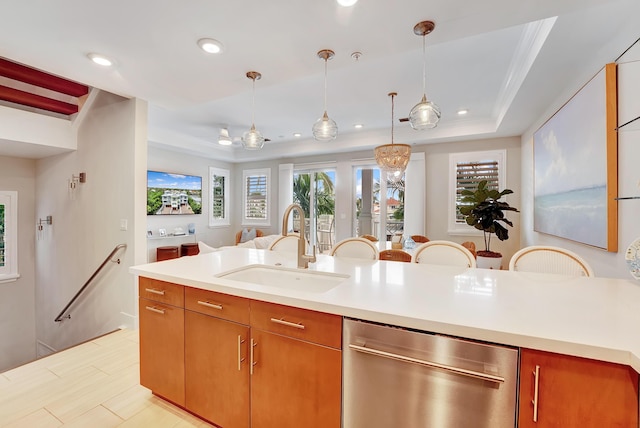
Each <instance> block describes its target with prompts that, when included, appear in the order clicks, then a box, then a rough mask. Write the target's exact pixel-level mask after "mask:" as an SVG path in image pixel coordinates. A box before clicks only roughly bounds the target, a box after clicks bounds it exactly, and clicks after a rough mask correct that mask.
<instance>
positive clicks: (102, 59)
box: [87, 53, 113, 67]
mask: <svg viewBox="0 0 640 428" xmlns="http://www.w3.org/2000/svg"><path fill="white" fill-rule="evenodd" d="M87 57H88V58H89V59H90V60H91V61H93V62H95V63H96V64H98V65H101V66H103V67H111V66H112V65H113V61H112V60H110V59H109V58H107V57H106V56H104V55H100V54H97V53H90V54H87Z"/></svg>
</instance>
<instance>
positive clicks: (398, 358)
mask: <svg viewBox="0 0 640 428" xmlns="http://www.w3.org/2000/svg"><path fill="white" fill-rule="evenodd" d="M349 348H351V349H353V350H354V351H358V352H363V353H365V354H370V355H376V356H378V357H382V358H388V359H391V360H396V361H402V362H405V363H412V364H418V365H420V366H425V367H430V368H434V369H440V370H445V371H448V372H452V373H455V374H459V375H462V376H468V377H473V378H476V379H482V380H487V381H489V382H495V383H502V382H504V378H503V377H502V376H494V375H490V374H487V373H482V372H477V371H474V370H467V369H463V368H461V367H455V366H448V365H446V364H440V363H436V362H434V361H426V360H420V359H418V358H413V357H407V356H406V355H400V354H393V353H391V352H386V351H381V350H379V349H374V348H367V347H366V346H360V345H354V344H349Z"/></svg>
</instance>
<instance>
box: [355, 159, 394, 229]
mask: <svg viewBox="0 0 640 428" xmlns="http://www.w3.org/2000/svg"><path fill="white" fill-rule="evenodd" d="M354 174H355V180H354V183H355V192H354V194H355V213H356V215H355V216H354V222H353V226H352V228H353V236H362V235H373V236H375V237H376V238H378V240H380V241H390V240H391V237H392V236H393V235H396V234H400V235H402V234H403V233H404V186H405V179H404V174H403V175H402V177H399V178H398V179H390V178H388V177H387V176H386V174H383V173H381V171H380V168H378V167H377V166H376V165H363V166H356V167H354ZM381 178H382V179H381Z"/></svg>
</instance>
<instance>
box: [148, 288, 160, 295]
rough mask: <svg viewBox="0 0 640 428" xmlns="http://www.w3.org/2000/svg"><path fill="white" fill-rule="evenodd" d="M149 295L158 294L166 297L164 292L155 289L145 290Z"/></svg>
mask: <svg viewBox="0 0 640 428" xmlns="http://www.w3.org/2000/svg"><path fill="white" fill-rule="evenodd" d="M144 290H145V291H146V292H147V293H151V294H157V295H159V296H164V290H156V289H155V288H145V289H144Z"/></svg>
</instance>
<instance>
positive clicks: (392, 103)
mask: <svg viewBox="0 0 640 428" xmlns="http://www.w3.org/2000/svg"><path fill="white" fill-rule="evenodd" d="M394 97H395V95H391V145H392V146H393V118H394V113H393V111H394V108H393V106H394V102H393V98H394Z"/></svg>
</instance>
